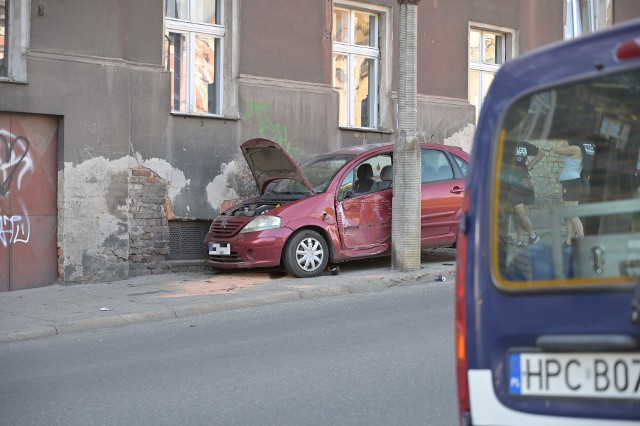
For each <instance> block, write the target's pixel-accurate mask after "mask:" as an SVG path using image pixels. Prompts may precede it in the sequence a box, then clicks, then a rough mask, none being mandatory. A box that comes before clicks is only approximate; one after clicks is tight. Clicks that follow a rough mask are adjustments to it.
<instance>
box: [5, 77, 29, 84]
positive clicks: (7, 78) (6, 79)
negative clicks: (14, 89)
mask: <svg viewBox="0 0 640 426" xmlns="http://www.w3.org/2000/svg"><path fill="white" fill-rule="evenodd" d="M0 83H15V84H27V80H16V79H13V78H9V77H0Z"/></svg>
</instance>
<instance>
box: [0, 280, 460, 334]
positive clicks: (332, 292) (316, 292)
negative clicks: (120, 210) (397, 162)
mask: <svg viewBox="0 0 640 426" xmlns="http://www.w3.org/2000/svg"><path fill="white" fill-rule="evenodd" d="M432 273H433V271H430V270H428V269H420V270H418V271H413V272H406V273H401V274H400V275H399V276H395V277H380V278H375V279H371V278H368V279H366V280H365V281H363V282H360V283H352V284H349V283H346V284H340V285H332V286H320V287H311V288H302V289H295V290H291V289H289V290H285V291H283V292H281V293H279V294H273V295H268V296H258V297H249V298H245V299H239V300H227V301H216V302H211V303H203V304H200V305H190V306H178V307H172V308H169V307H163V308H159V309H156V310H152V311H149V312H145V313H128V314H122V315H115V316H110V317H104V318H93V319H81V320H77V321H67V322H62V323H58V324H51V325H47V326H44V327H40V328H31V329H26V330H24V331H11V332H7V333H0V343H11V342H18V341H24V340H32V339H39V338H44V337H51V336H55V335H63V334H72V333H78V332H82V331H93V330H99V329H104V328H110V327H121V326H126V325H132V324H143V323H149V322H158V321H164V320H168V319H176V318H188V317H194V316H198V315H206V314H212V313H217V312H224V311H232V310H236V309H243V308H251V307H259V306H268V305H275V304H280V303H288V302H295V301H298V300H312V299H318V298H324V297H332V296H340V295H348V294H361V293H370V292H378V291H383V290H387V289H389V288H391V287H394V286H410V285H418V284H420V283H424V282H425V278H426V277H427V276H428V275H429V274H432ZM454 273H455V272H453V271H451V272H448V273H447V274H446V275H445V277H446V278H449V277H450V275H452V274H454ZM431 281H432V280H429V281H428V282H431ZM433 281H435V280H433Z"/></svg>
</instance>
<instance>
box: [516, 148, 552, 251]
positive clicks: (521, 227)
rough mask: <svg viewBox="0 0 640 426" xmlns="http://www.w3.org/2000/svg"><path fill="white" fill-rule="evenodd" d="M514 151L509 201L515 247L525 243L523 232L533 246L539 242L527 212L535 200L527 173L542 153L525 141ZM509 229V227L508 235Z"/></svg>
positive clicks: (542, 155) (540, 158) (531, 183)
mask: <svg viewBox="0 0 640 426" xmlns="http://www.w3.org/2000/svg"><path fill="white" fill-rule="evenodd" d="M515 150H516V151H515V164H514V165H513V166H514V167H513V168H512V170H511V174H512V175H511V193H510V199H511V205H512V206H513V212H514V213H515V216H516V222H517V233H518V242H517V247H522V246H523V245H524V243H525V241H524V239H525V232H526V233H527V234H528V235H529V240H528V243H529V244H535V243H537V242H538V241H539V240H540V236H539V235H538V234H536V232H535V231H534V229H533V224H532V223H531V219H529V214H528V211H527V210H528V207H529V206H531V205H533V203H534V201H535V199H536V196H535V192H534V189H533V182H532V181H531V177H530V176H529V172H530V171H531V170H533V167H534V166H535V165H536V164H538V162H539V161H540V160H542V157H544V151H543V150H541V149H538V147H536V146H535V145H533V144H532V143H529V142H526V141H521V142H518V143H517V144H516V146H515ZM529 157H533V158H532V159H531V161H528V159H529ZM510 223H511V221H510ZM510 228H511V227H510V226H509V234H510Z"/></svg>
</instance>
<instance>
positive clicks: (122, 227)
mask: <svg viewBox="0 0 640 426" xmlns="http://www.w3.org/2000/svg"><path fill="white" fill-rule="evenodd" d="M129 161H130V160H129V158H128V157H123V158H120V159H118V160H107V159H105V158H103V157H96V158H92V159H90V160H87V161H84V162H82V163H81V164H77V165H74V164H73V163H70V162H65V163H64V170H63V172H62V173H63V179H62V181H63V191H64V194H65V197H64V202H63V205H62V206H60V208H59V213H58V216H59V218H61V219H62V220H59V226H60V227H61V229H60V231H59V234H60V235H64V244H63V247H64V264H63V268H64V280H65V281H67V282H92V281H101V280H103V279H104V278H105V277H110V278H111V279H124V278H127V277H128V272H129V270H128V261H127V259H128V257H129V212H128V206H127V198H128V191H127V181H128V177H129Z"/></svg>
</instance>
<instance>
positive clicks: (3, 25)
mask: <svg viewBox="0 0 640 426" xmlns="http://www.w3.org/2000/svg"><path fill="white" fill-rule="evenodd" d="M7 3H8V2H7V1H6V0H0V77H6V76H7V41H8V40H7V29H8V25H7Z"/></svg>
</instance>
